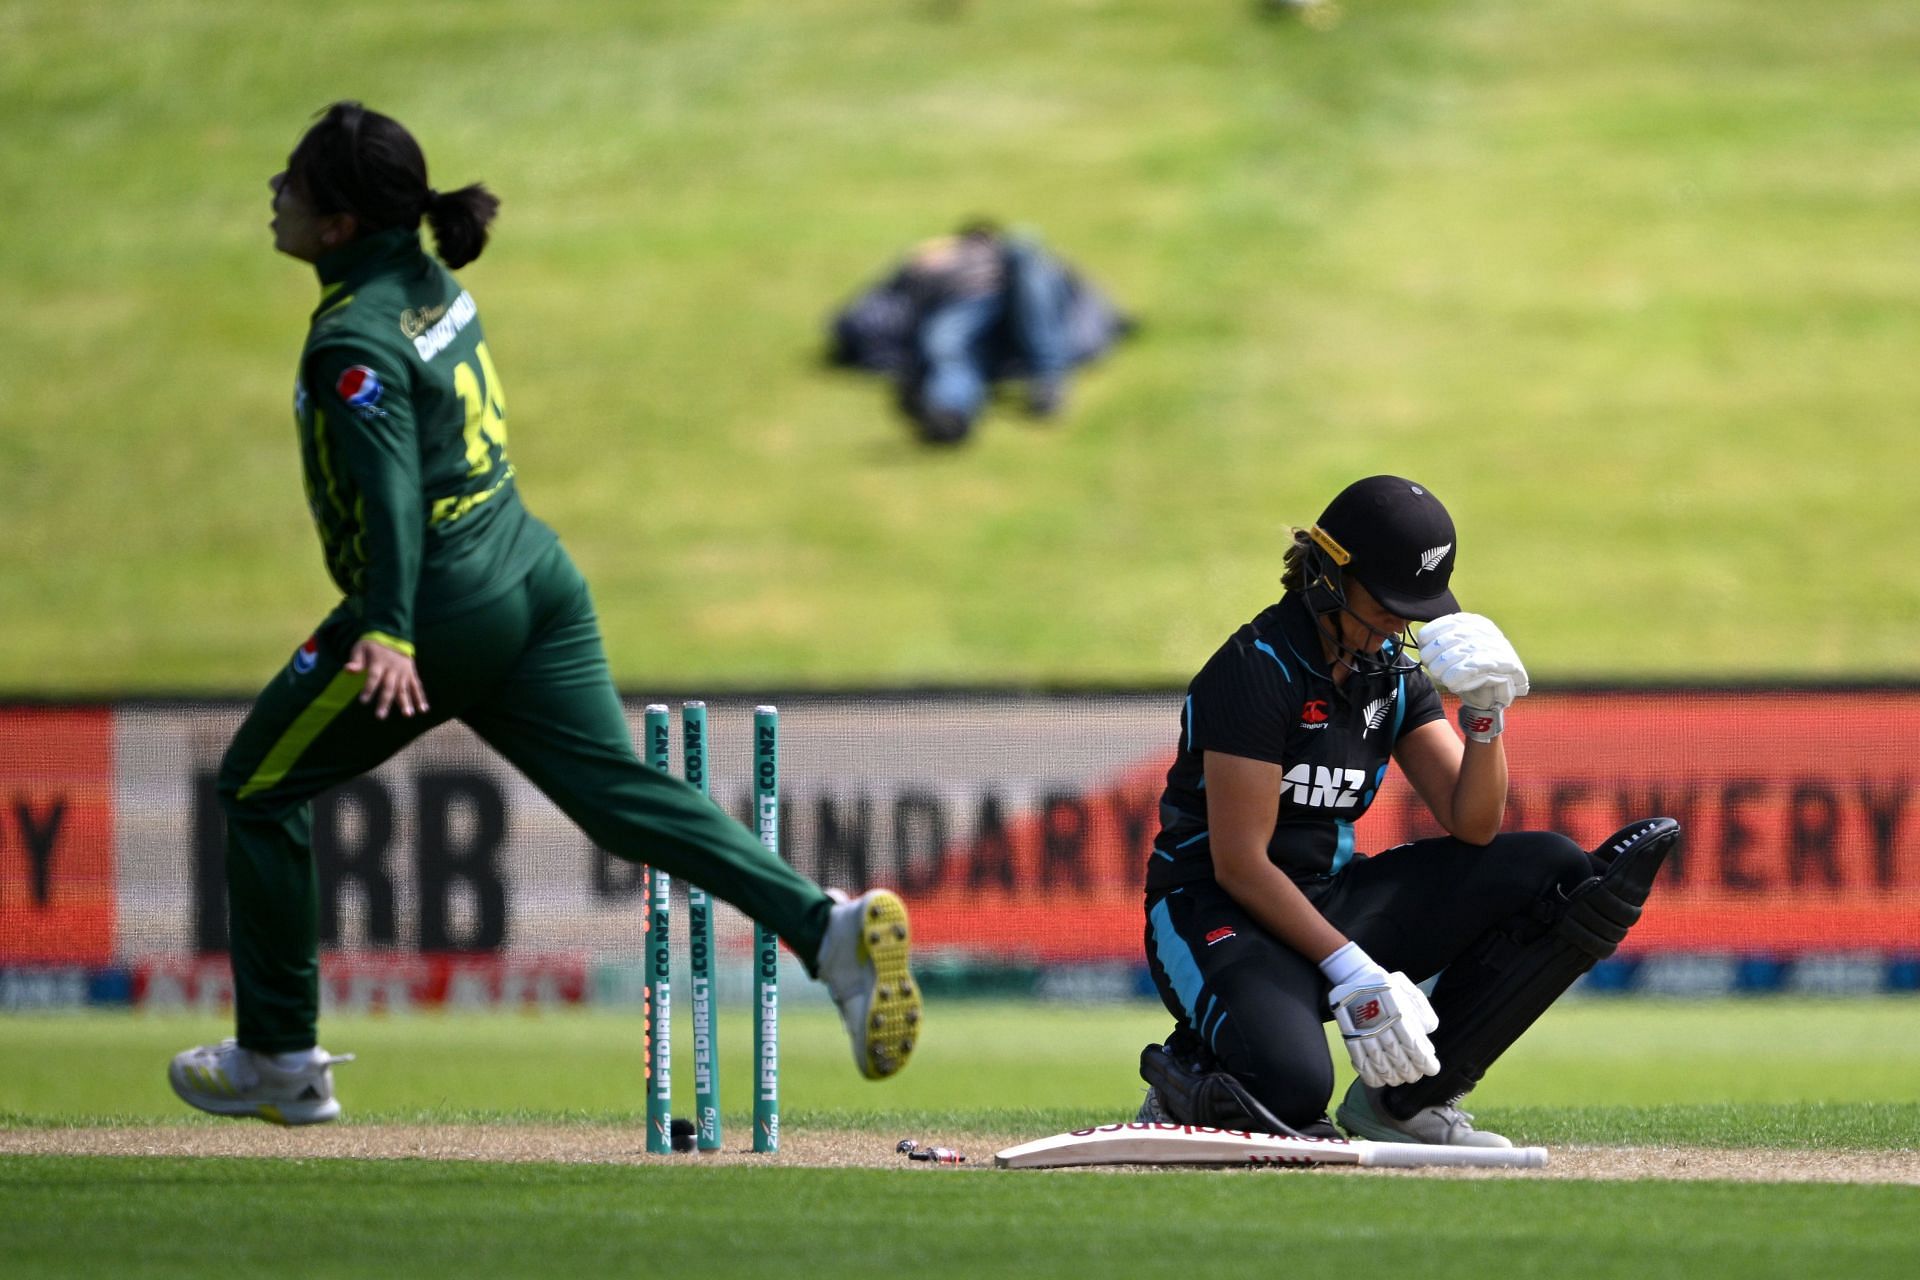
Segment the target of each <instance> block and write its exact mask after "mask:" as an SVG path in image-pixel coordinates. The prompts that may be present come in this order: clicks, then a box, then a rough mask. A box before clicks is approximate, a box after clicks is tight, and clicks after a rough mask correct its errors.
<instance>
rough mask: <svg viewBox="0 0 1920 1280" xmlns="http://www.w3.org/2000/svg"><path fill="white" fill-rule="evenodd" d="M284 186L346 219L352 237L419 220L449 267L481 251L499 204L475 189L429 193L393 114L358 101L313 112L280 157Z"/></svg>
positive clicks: (418, 158)
mask: <svg viewBox="0 0 1920 1280" xmlns="http://www.w3.org/2000/svg"><path fill="white" fill-rule="evenodd" d="M287 180H288V181H289V182H292V183H294V184H295V188H296V190H298V191H300V192H301V193H302V194H303V195H304V196H306V198H307V199H308V200H309V201H310V202H311V203H312V205H313V209H314V212H315V213H321V214H329V213H350V214H352V215H353V217H354V219H355V221H356V222H358V224H359V231H358V234H360V235H371V234H373V233H375V232H380V231H388V230H391V229H393V228H396V227H404V228H406V229H407V230H409V231H411V230H414V229H416V228H418V227H419V225H420V219H421V218H422V217H423V216H424V217H425V218H426V220H427V225H428V226H430V227H431V228H432V229H433V241H434V247H435V249H436V250H437V251H438V253H439V255H440V260H441V261H442V262H445V263H446V264H447V265H448V266H449V267H464V266H465V265H467V263H469V262H472V261H473V260H474V259H475V258H477V257H479V256H480V251H481V250H482V249H484V248H486V245H487V226H488V224H489V223H491V222H492V221H493V218H494V215H495V213H496V212H498V210H499V208H500V201H499V199H498V198H497V197H495V196H494V194H493V193H492V192H490V191H488V190H487V189H486V188H485V187H483V186H481V185H480V184H479V183H477V182H476V183H473V184H471V185H468V186H464V187H461V188H460V189H459V190H457V191H445V192H441V191H435V190H434V189H433V188H432V187H431V186H429V185H428V183H427V157H426V155H425V154H424V153H423V152H422V151H421V150H420V144H419V143H418V142H415V141H414V138H413V135H412V134H410V133H408V132H407V130H406V126H404V125H402V124H401V123H400V122H399V121H398V120H395V119H394V118H393V117H392V116H383V115H381V114H380V113H379V112H378V111H369V110H367V109H366V108H365V107H363V106H361V105H360V104H359V103H358V102H336V103H334V104H333V105H332V106H330V107H328V108H327V109H326V110H325V111H323V112H321V113H320V118H319V119H318V120H316V121H315V122H314V124H313V127H312V128H310V129H308V130H307V132H306V134H305V136H303V137H302V138H301V139H300V143H299V145H298V146H296V147H294V149H293V154H292V155H291V156H289V157H288V158H287Z"/></svg>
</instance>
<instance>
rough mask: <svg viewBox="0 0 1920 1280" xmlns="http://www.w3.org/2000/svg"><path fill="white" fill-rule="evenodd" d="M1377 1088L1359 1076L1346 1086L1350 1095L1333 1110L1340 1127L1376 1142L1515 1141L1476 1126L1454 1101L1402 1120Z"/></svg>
mask: <svg viewBox="0 0 1920 1280" xmlns="http://www.w3.org/2000/svg"><path fill="white" fill-rule="evenodd" d="M1379 1093H1380V1091H1379V1090H1378V1089H1369V1088H1367V1086H1365V1085H1364V1084H1361V1083H1360V1082H1359V1081H1358V1080H1355V1081H1354V1082H1353V1083H1352V1084H1351V1085H1350V1086H1348V1088H1347V1096H1346V1097H1345V1098H1344V1099H1342V1100H1341V1102H1340V1110H1339V1111H1337V1112H1335V1113H1334V1114H1335V1115H1336V1116H1337V1117H1338V1118H1339V1121H1340V1127H1341V1128H1342V1129H1345V1130H1346V1131H1347V1132H1348V1133H1350V1134H1352V1135H1353V1136H1354V1137H1356V1138H1372V1139H1373V1140H1374V1141H1375V1142H1424V1143H1426V1144H1427V1145H1428V1146H1434V1147H1510V1146H1512V1145H1513V1143H1511V1142H1509V1141H1508V1140H1507V1139H1505V1138H1503V1137H1501V1136H1500V1135H1499V1134H1497V1133H1488V1132H1487V1131H1486V1130H1484V1129H1476V1128H1474V1127H1473V1116H1472V1114H1470V1113H1469V1112H1465V1111H1462V1110H1461V1109H1460V1108H1459V1107H1457V1106H1455V1105H1454V1104H1452V1103H1447V1104H1445V1105H1443V1106H1435V1107H1423V1108H1421V1109H1420V1110H1419V1111H1416V1112H1414V1113H1413V1115H1411V1116H1409V1117H1408V1118H1407V1119H1405V1120H1402V1119H1400V1118H1399V1117H1397V1116H1395V1115H1394V1114H1393V1113H1392V1112H1390V1111H1388V1110H1387V1108H1386V1106H1385V1104H1383V1103H1381V1102H1380V1101H1379Z"/></svg>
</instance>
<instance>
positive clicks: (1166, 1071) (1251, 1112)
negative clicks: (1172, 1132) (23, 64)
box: [1140, 1032, 1340, 1138]
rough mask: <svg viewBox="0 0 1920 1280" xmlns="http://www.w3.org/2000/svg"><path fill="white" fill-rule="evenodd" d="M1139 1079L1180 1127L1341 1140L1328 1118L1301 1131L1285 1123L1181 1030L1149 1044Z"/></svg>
mask: <svg viewBox="0 0 1920 1280" xmlns="http://www.w3.org/2000/svg"><path fill="white" fill-rule="evenodd" d="M1140 1078H1141V1079H1142V1080H1145V1081H1146V1082H1147V1083H1148V1084H1150V1085H1152V1086H1153V1088H1154V1090H1155V1092H1157V1093H1158V1094H1159V1095H1160V1105H1161V1108H1162V1109H1163V1110H1165V1111H1166V1113H1167V1114H1168V1115H1169V1116H1172V1117H1173V1118H1174V1119H1175V1120H1177V1121H1179V1122H1180V1123H1181V1124H1197V1125H1206V1126H1209V1127H1211V1128H1215V1129H1240V1130H1244V1131H1246V1132H1248V1133H1276V1134H1280V1135H1283V1136H1289V1137H1315V1138H1337V1137H1339V1136H1340V1134H1339V1130H1337V1129H1335V1128H1334V1127H1333V1125H1332V1123H1331V1122H1329V1121H1325V1120H1322V1121H1317V1122H1315V1123H1313V1124H1308V1125H1304V1126H1298V1127H1296V1126H1294V1125H1289V1124H1287V1123H1285V1122H1284V1121H1282V1120H1281V1119H1280V1118H1279V1117H1278V1116H1276V1115H1274V1114H1273V1112H1271V1111H1269V1110H1268V1109H1267V1108H1266V1107H1265V1106H1264V1105H1262V1103H1261V1102H1260V1100H1259V1099H1258V1098H1256V1097H1254V1096H1253V1094H1252V1093H1251V1092H1249V1091H1248V1089H1247V1087H1246V1085H1244V1084H1242V1083H1241V1082H1240V1080H1239V1079H1238V1078H1237V1077H1236V1076H1234V1075H1233V1074H1232V1073H1231V1072H1228V1071H1223V1070H1221V1069H1220V1066H1219V1064H1218V1063H1216V1062H1215V1061H1214V1060H1213V1057H1212V1055H1211V1054H1209V1053H1208V1052H1207V1050H1206V1048H1205V1047H1204V1046H1200V1045H1198V1044H1197V1042H1188V1041H1187V1040H1186V1039H1184V1038H1183V1037H1182V1036H1181V1035H1180V1034H1179V1033H1178V1032H1176V1033H1175V1034H1174V1035H1172V1036H1169V1037H1168V1038H1167V1043H1166V1044H1164V1045H1159V1044H1150V1045H1148V1046H1147V1047H1146V1048H1144V1049H1142V1050H1141V1051H1140Z"/></svg>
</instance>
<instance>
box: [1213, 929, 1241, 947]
mask: <svg viewBox="0 0 1920 1280" xmlns="http://www.w3.org/2000/svg"><path fill="white" fill-rule="evenodd" d="M1235 936H1237V935H1235V933H1234V932H1233V929H1232V928H1231V927H1230V926H1227V925H1221V926H1220V927H1219V928H1218V929H1215V930H1213V931H1212V932H1211V933H1209V934H1207V945H1208V946H1212V945H1213V944H1214V943H1216V942H1225V941H1226V940H1227V939H1228V938H1232V937H1235Z"/></svg>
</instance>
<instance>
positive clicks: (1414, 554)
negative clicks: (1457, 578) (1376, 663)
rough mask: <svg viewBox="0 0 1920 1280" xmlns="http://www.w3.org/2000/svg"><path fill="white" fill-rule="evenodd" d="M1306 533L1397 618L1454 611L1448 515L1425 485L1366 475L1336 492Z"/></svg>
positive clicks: (1424, 617) (1422, 618)
mask: <svg viewBox="0 0 1920 1280" xmlns="http://www.w3.org/2000/svg"><path fill="white" fill-rule="evenodd" d="M1307 532H1308V534H1309V535H1310V536H1311V537H1312V538H1313V540H1314V541H1315V542H1316V543H1318V544H1319V545H1320V548H1321V549H1322V550H1323V551H1325V552H1326V553H1327V554H1328V555H1329V556H1331V557H1333V561H1334V563H1335V564H1337V565H1339V566H1340V568H1341V569H1342V570H1343V571H1344V572H1345V573H1346V574H1348V575H1349V576H1351V577H1354V578H1358V579H1359V580H1360V582H1361V584H1362V585H1363V586H1365V587H1366V589H1367V590H1368V591H1369V592H1371V593H1372V595H1373V598H1374V599H1376V600H1378V601H1379V602H1380V603H1381V604H1383V605H1385V606H1386V607H1387V609H1389V610H1390V611H1392V612H1393V613H1396V614H1398V615H1399V616H1400V617H1402V618H1411V619H1413V620H1414V621H1416V622H1428V621H1431V620H1432V619H1434V618H1437V617H1439V616H1440V615H1441V614H1443V613H1456V612H1458V611H1459V609H1460V604H1459V602H1458V601H1456V600H1455V599H1454V598H1453V592H1451V591H1449V590H1447V582H1448V580H1450V579H1451V578H1452V577H1453V558H1454V538H1453V517H1452V516H1450V515H1448V514H1447V509H1446V508H1445V507H1443V506H1441V505H1440V499H1438V498H1436V497H1434V496H1433V494H1431V493H1430V492H1428V491H1427V489H1426V488H1425V487H1424V486H1422V485H1417V484H1415V483H1414V482H1413V481H1411V480H1403V479H1401V478H1400V477H1399V476H1368V477H1367V478H1366V479H1365V480H1356V481H1354V482H1353V483H1352V484H1350V485H1348V486H1347V487H1346V488H1344V489H1342V490H1341V491H1340V496H1339V497H1337V498H1335V499H1334V500H1333V501H1332V502H1330V503H1328V504H1327V509H1326V510H1325V511H1322V512H1321V513H1320V522H1319V523H1318V524H1316V525H1315V526H1314V527H1313V528H1311V529H1309V530H1308V531H1307Z"/></svg>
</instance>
